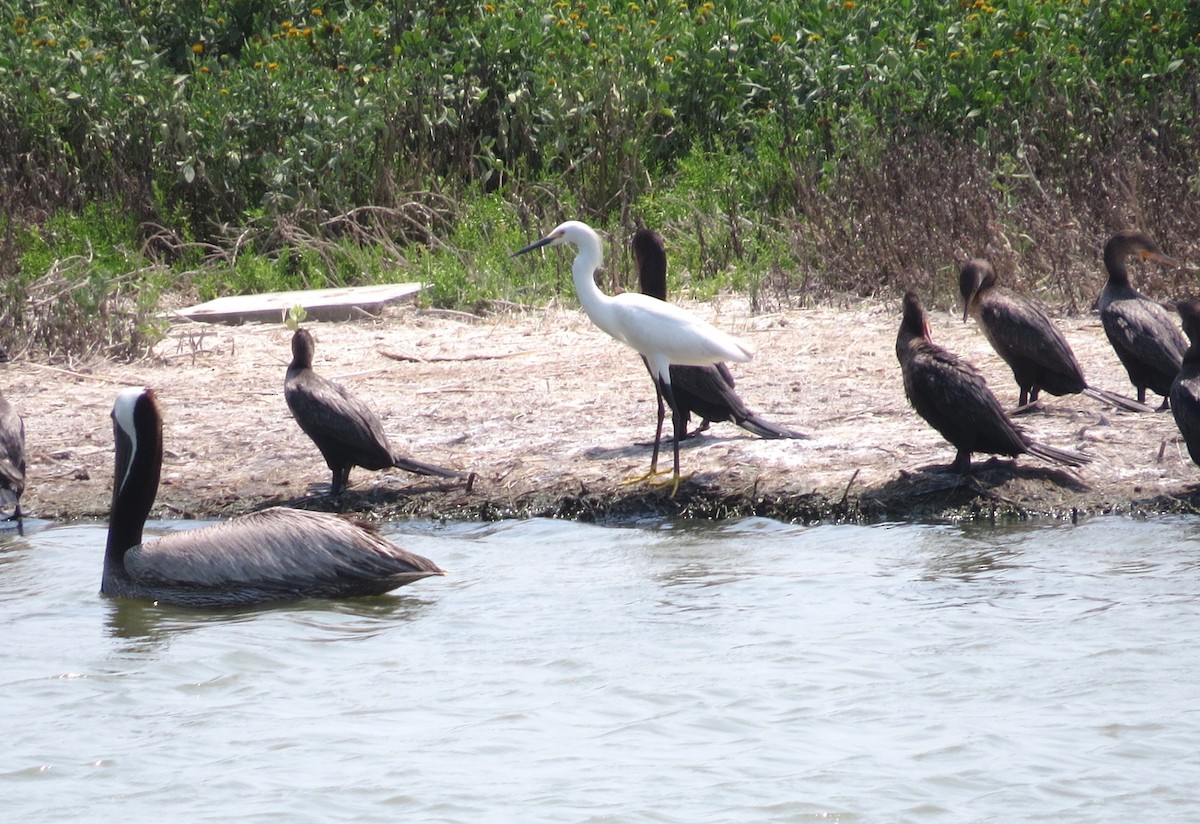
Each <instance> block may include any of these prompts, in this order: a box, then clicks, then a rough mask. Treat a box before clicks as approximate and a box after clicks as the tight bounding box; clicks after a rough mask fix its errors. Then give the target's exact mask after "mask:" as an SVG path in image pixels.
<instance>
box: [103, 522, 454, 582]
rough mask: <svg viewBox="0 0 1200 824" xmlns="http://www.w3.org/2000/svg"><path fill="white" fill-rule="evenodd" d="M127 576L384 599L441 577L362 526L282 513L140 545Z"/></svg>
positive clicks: (431, 565)
mask: <svg viewBox="0 0 1200 824" xmlns="http://www.w3.org/2000/svg"><path fill="white" fill-rule="evenodd" d="M125 569H126V571H127V572H128V574H129V576H130V577H131V578H132V579H133V580H134V581H136V582H138V583H142V584H145V585H147V586H156V587H179V588H186V589H196V590H237V589H255V590H260V591H265V592H272V591H278V592H297V593H306V594H311V595H319V594H336V593H343V592H361V591H367V590H370V591H381V592H386V591H387V590H386V589H379V586H385V585H387V584H388V583H390V584H391V585H390V586H388V587H387V588H388V589H390V588H393V587H395V586H399V585H400V584H402V583H407V582H409V581H415V580H417V579H420V578H426V577H428V576H430V575H442V574H444V572H443V570H442V569H440V568H439V567H438V566H437V564H435V563H433V561H430V560H429V559H428V558H423V557H422V556H420V555H416V554H414V553H411V552H408V551H406V550H404V549H401V548H400V547H398V546H396V545H395V544H392V543H391V542H389V541H385V540H384V539H383V538H381V537H380V536H379V535H378V534H377V533H376V532H375V531H374V530H373V529H369V528H366V527H364V526H363V525H361V524H357V523H354V522H352V521H349V520H347V519H345V518H342V517H339V516H337V515H331V514H329V513H323V512H308V511H305V510H296V509H286V508H282V507H276V508H272V509H266V510H263V511H261V512H255V513H252V514H250V515H246V516H244V517H241V518H235V519H233V520H231V521H226V522H224V523H221V524H216V525H214V526H209V527H203V528H200V529H194V530H189V531H186V532H180V533H176V534H173V535H168V536H166V537H163V538H160V539H159V540H157V541H151V542H149V543H144V544H142V545H140V546H136V547H134V548H132V549H130V550H129V551H128V552H127V553H126V555H125ZM371 582H378V585H377V586H371V585H370V584H371ZM393 582H394V583H393Z"/></svg>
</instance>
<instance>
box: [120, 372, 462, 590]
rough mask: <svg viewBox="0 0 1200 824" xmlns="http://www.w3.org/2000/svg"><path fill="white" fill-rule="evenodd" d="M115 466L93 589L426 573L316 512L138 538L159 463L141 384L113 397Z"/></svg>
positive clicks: (344, 586)
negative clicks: (100, 574)
mask: <svg viewBox="0 0 1200 824" xmlns="http://www.w3.org/2000/svg"><path fill="white" fill-rule="evenodd" d="M112 417H113V436H114V438H115V440H116V467H115V472H114V476H113V499H112V513H111V515H110V518H109V524H108V546H107V548H106V550H105V552H104V578H103V582H102V583H101V585H100V591H101V592H102V593H104V594H105V595H109V596H112V597H116V598H139V599H143V600H152V601H159V602H162V603H171V604H182V605H186V606H202V607H220V606H237V605H242V604H256V603H266V602H271V601H285V600H293V599H298V598H347V597H353V596H359V595H381V594H383V593H385V592H388V591H389V590H392V589H395V588H396V587H399V586H403V585H404V584H408V583H412V582H413V581H416V580H419V579H421V578H427V577H429V576H431V575H444V574H445V573H444V572H443V570H441V569H440V568H438V566H437V564H435V563H433V562H432V561H430V560H429V559H427V558H422V557H421V556H419V555H414V554H413V553H411V552H405V551H404V550H403V549H400V548H399V547H397V546H395V545H394V544H391V543H389V542H388V541H385V540H383V538H381V537H380V536H379V535H378V533H377V532H376V530H375V529H373V528H370V527H367V526H364V525H361V524H357V523H354V522H352V521H349V520H346V519H345V518H342V517H340V516H338V515H331V514H329V513H325V512H306V511H302V510H297V509H284V508H281V507H277V508H274V509H267V510H263V511H262V512H256V513H253V514H251V515H246V516H244V517H241V518H236V519H234V520H231V521H227V522H225V523H222V524H218V525H216V526H210V527H204V528H201V529H194V530H189V531H187V532H180V533H177V534H174V535H168V536H166V537H163V538H159V539H158V540H156V541H150V542H148V543H142V527H143V526H144V525H145V522H146V516H147V515H148V514H149V513H150V507H151V506H152V505H153V504H154V496H155V495H156V494H157V492H158V480H159V473H160V472H161V470H162V448H163V444H162V416H161V413H160V412H159V408H158V401H157V399H156V398H155V396H154V392H153V391H152V390H150V389H126V390H124V391H122V392H121V393H120V394H119V395H117V400H116V403H115V404H114V405H113V412H112Z"/></svg>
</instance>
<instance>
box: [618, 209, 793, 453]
mask: <svg viewBox="0 0 1200 824" xmlns="http://www.w3.org/2000/svg"><path fill="white" fill-rule="evenodd" d="M632 247H633V260H634V264H635V265H636V267H637V273H638V285H639V288H640V290H641V292H642V294H643V295H649V296H650V297H653V298H658V299H659V300H661V301H666V299H667V253H666V250H665V249H663V244H662V240H661V239H660V238H659V237H658V235H657V234H656V233H655V232H652V231H651V230H649V229H638V230H637V231H636V232H634V234H633V241H632ZM671 388H672V390H673V391H674V396H675V403H676V405H678V407H679V411H680V412H681V413H682V414H683V417H684V420H685V421H688V420H691V416H692V414H693V413H695V414H696V415H698V416H699V417H700V418H701V419H702V420H701V423H700V426H698V427H697V428H696V429H695V430H694V431H693V432H690V433H689V436H691V435H695V434H697V433H699V432H703V431H704V430H706V429H708V426H709V423H710V422H712V421H716V422H717V423H720V422H722V421H729V422H731V423H734V424H736V425H737V426H740V427H741V428H742V429H745V430H746V431H747V432H751V433H753V434H755V435H758V436H759V437H760V438H799V439H807V438H808V437H809V436H808V435H805V434H804V433H803V432H796V431H794V430H792V429H787V428H785V427H782V426H778V425H776V424H773V423H771V422H770V421H766V420H763V419H762V418H761V417H759V416H758V415H756V414H754V413H753V412H751V411H750V409H749V408H748V407H747V406H746V404H745V403H744V402H743V401H742V399H741V398H740V397H739V396H738V393H737V392H736V391H735V390H734V382H733V375H732V374H730V372H729V367H727V366H726V365H725V364H724V363H716V364H713V365H711V366H672V367H671ZM660 399H661V398H660Z"/></svg>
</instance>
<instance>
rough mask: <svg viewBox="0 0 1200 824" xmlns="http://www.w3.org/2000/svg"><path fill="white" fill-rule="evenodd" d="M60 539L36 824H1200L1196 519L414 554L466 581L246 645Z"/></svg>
mask: <svg viewBox="0 0 1200 824" xmlns="http://www.w3.org/2000/svg"><path fill="white" fill-rule="evenodd" d="M160 526H162V525H160ZM163 528H171V527H165V526H164V527H163ZM160 531H161V530H160ZM30 532H31V533H32V534H29V535H27V537H25V538H24V539H20V538H17V537H16V536H15V535H13V533H12V532H11V531H8V532H0V626H2V627H3V636H2V643H0V741H2V744H0V811H2V817H3V819H4V820H5V821H20V822H35V821H55V822H58V821H61V820H63V819H66V818H68V817H79V816H82V817H83V819H84V820H88V821H116V820H120V821H137V820H151V819H155V820H175V821H188V822H194V821H221V822H226V821H229V820H231V819H232V818H233V817H235V816H236V817H238V818H239V819H240V820H242V821H264V822H265V821H271V822H278V821H288V822H298V821H314V822H316V821H321V822H324V821H330V820H350V819H352V820H355V821H360V822H371V821H388V822H393V821H448V822H479V821H487V822H492V821H496V822H501V821H502V822H508V821H522V822H534V821H545V822H564V821H569V822H576V821H611V822H701V821H720V822H727V821H728V822H733V821H737V822H750V821H842V822H905V821H946V822H965V821H994V822H1011V821H1031V820H1038V821H1045V820H1054V821H1056V822H1063V821H1079V822H1098V821H1122V822H1124V821H1128V822H1135V821H1136V822H1145V821H1154V822H1163V821H1180V822H1184V821H1187V822H1194V821H1197V820H1200V640H1198V639H1200V520H1196V519H1162V520H1155V521H1150V522H1135V521H1128V520H1122V519H1118V518H1098V519H1094V520H1091V521H1087V522H1085V523H1083V524H1081V525H1079V526H1075V527H1072V526H1065V525H1050V526H1041V527H1033V528H1030V527H1023V528H990V527H956V526H921V525H901V526H879V527H855V526H844V527H841V526H823V527H815V528H805V527H794V526H785V525H781V524H777V523H774V522H770V521H765V520H749V521H743V522H740V523H735V524H729V525H723V526H716V527H707V528H698V527H690V526H689V527H680V526H663V525H658V526H649V527H641V528H632V527H630V528H611V527H610V528H603V527H595V526H584V525H579V524H571V523H560V522H553V521H540V520H534V521H523V522H509V523H501V524H487V525H457V526H451V527H447V528H437V527H434V526H432V525H427V524H403V525H399V526H396V527H393V528H392V529H391V532H390V536H391V537H392V539H393V540H395V541H397V542H398V543H401V544H402V545H404V546H407V547H408V548H410V549H412V550H414V551H416V552H419V553H421V554H425V555H428V556H429V557H431V558H433V559H435V560H436V561H438V562H439V563H441V564H442V565H443V566H444V567H446V568H447V569H449V570H451V572H452V575H451V576H448V577H447V578H445V579H440V580H427V581H422V582H418V583H417V584H415V585H413V586H410V587H407V588H405V589H401V590H399V591H398V594H397V595H395V596H389V597H386V598H378V599H370V600H363V601H357V602H343V603H335V604H326V603H318V602H305V603H302V604H298V605H289V606H285V607H276V608H271V609H261V610H257V611H244V612H233V613H201V612H192V611H184V610H177V609H166V608H156V607H153V606H149V605H140V604H117V603H113V602H111V601H109V600H107V599H103V598H101V597H100V596H99V595H98V594H97V588H98V586H99V581H100V563H101V554H102V546H103V542H104V532H103V530H102V529H101V528H99V527H96V526H68V527H55V528H46V529H42V530H41V531H36V530H30Z"/></svg>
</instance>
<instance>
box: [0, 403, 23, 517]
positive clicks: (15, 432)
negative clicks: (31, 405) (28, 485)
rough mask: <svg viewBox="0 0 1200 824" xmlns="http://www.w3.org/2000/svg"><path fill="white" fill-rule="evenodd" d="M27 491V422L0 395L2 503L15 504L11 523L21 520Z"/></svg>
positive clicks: (0, 496)
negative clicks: (23, 500)
mask: <svg viewBox="0 0 1200 824" xmlns="http://www.w3.org/2000/svg"><path fill="white" fill-rule="evenodd" d="M24 491H25V422H24V421H22V420H21V416H20V415H18V414H17V410H15V409H13V408H12V405H11V404H10V403H9V402H8V400H7V399H6V398H5V397H4V395H0V502H5V503H7V502H9V501H12V502H13V503H14V504H15V508H14V510H13V514H12V515H10V516H9V517H8V520H10V521H19V520H21V493H22V492H24Z"/></svg>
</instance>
